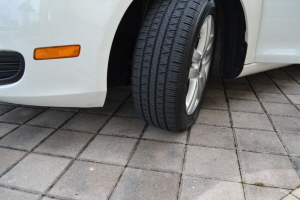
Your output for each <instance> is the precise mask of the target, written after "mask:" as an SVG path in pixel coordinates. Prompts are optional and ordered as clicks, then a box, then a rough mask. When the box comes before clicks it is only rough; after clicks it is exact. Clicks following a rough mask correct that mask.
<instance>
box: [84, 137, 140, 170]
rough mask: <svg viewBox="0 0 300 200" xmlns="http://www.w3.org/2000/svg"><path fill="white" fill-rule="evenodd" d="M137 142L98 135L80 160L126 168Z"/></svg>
mask: <svg viewBox="0 0 300 200" xmlns="http://www.w3.org/2000/svg"><path fill="white" fill-rule="evenodd" d="M136 142H137V140H136V139H130V138H121V137H111V136H102V135H98V136H97V137H96V138H95V139H94V140H93V141H92V142H91V144H90V145H89V146H88V147H87V148H86V149H85V150H84V151H83V153H82V154H81V155H80V157H79V158H80V159H85V160H90V161H96V162H102V163H108V164H116V165H124V166H125V165H126V164H127V162H128V160H129V157H130V155H131V153H132V152H133V150H134V147H135V144H136Z"/></svg>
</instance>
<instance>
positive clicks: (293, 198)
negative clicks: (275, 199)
mask: <svg viewBox="0 0 300 200" xmlns="http://www.w3.org/2000/svg"><path fill="white" fill-rule="evenodd" d="M282 200H299V199H298V198H296V197H295V196H293V195H291V194H289V195H287V196H286V197H284V198H283V199H282Z"/></svg>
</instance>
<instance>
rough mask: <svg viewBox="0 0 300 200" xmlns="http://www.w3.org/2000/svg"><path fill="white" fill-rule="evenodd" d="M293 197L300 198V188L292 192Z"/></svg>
mask: <svg viewBox="0 0 300 200" xmlns="http://www.w3.org/2000/svg"><path fill="white" fill-rule="evenodd" d="M292 195H294V196H295V197H298V198H300V188H297V189H296V190H294V191H293V192H292Z"/></svg>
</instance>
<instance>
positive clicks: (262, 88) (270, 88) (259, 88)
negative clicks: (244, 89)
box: [252, 84, 281, 94]
mask: <svg viewBox="0 0 300 200" xmlns="http://www.w3.org/2000/svg"><path fill="white" fill-rule="evenodd" d="M252 87H253V89H254V90H255V91H256V92H264V93H277V94H281V92H280V90H279V89H278V88H277V87H276V86H275V85H261V84H252Z"/></svg>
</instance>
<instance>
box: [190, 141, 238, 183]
mask: <svg viewBox="0 0 300 200" xmlns="http://www.w3.org/2000/svg"><path fill="white" fill-rule="evenodd" d="M221 166H222V167H221ZM184 174H185V175H196V176H201V177H204V178H213V179H220V180H228V181H236V182H240V181H241V177H240V172H239V166H238V162H237V156H236V154H235V151H233V150H225V149H215V148H206V147H195V146H188V150H187V156H186V162H185V166H184Z"/></svg>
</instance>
